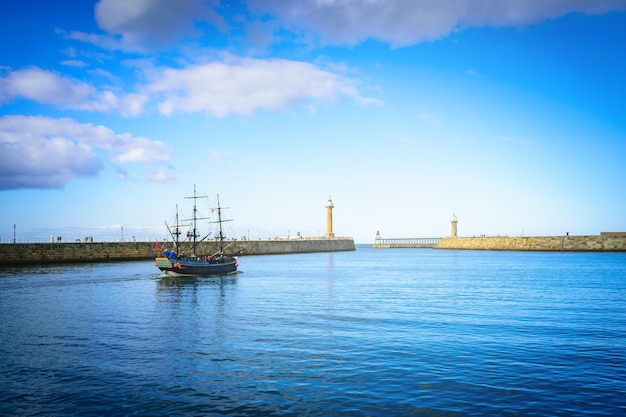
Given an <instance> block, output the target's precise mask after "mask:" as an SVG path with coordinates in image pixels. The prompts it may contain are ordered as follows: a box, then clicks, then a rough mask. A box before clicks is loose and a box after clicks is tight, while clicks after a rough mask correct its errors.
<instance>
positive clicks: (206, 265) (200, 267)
mask: <svg viewBox="0 0 626 417" xmlns="http://www.w3.org/2000/svg"><path fill="white" fill-rule="evenodd" d="M156 266H157V268H159V270H161V272H163V273H165V274H168V275H195V276H209V275H224V274H231V273H234V272H237V266H238V264H237V260H236V259H229V260H227V261H218V262H208V261H182V260H172V259H169V258H156Z"/></svg>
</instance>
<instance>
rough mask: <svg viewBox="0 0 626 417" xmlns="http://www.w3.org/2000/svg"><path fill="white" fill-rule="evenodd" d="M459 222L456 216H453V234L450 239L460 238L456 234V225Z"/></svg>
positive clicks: (451, 221)
mask: <svg viewBox="0 0 626 417" xmlns="http://www.w3.org/2000/svg"><path fill="white" fill-rule="evenodd" d="M458 222H459V221H458V220H457V218H456V214H453V215H452V219H451V220H450V223H451V224H452V232H451V233H450V237H458V236H457V232H456V224H457V223H458Z"/></svg>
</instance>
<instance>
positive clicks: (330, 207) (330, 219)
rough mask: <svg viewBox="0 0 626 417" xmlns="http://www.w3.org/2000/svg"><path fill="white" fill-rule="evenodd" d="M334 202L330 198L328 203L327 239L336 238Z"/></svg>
mask: <svg viewBox="0 0 626 417" xmlns="http://www.w3.org/2000/svg"><path fill="white" fill-rule="evenodd" d="M333 207H335V206H334V205H333V200H331V199H330V198H329V199H328V202H327V203H326V237H335V234H334V233H333Z"/></svg>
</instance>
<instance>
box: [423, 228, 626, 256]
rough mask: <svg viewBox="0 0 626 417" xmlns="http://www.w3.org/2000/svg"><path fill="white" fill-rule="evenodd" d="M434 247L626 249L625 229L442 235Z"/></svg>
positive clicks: (576, 250)
mask: <svg viewBox="0 0 626 417" xmlns="http://www.w3.org/2000/svg"><path fill="white" fill-rule="evenodd" d="M434 248H435V249H467V250H513V251H564V252H565V251H570V252H623V251H626V232H602V233H600V235H595V236H567V235H565V236H520V237H500V236H498V237H446V238H442V239H441V240H440V241H439V243H438V244H437V245H435V246H434Z"/></svg>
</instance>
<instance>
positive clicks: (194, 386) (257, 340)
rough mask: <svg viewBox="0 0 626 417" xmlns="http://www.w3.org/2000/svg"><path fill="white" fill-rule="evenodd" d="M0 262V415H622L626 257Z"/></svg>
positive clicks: (399, 254) (365, 255)
mask: <svg viewBox="0 0 626 417" xmlns="http://www.w3.org/2000/svg"><path fill="white" fill-rule="evenodd" d="M240 269H241V270H242V271H243V272H242V273H239V274H237V275H234V276H229V277H223V278H197V279H193V278H187V279H179V280H175V279H171V278H163V277H160V276H159V273H158V270H156V268H155V267H154V265H153V262H150V261H149V262H125V263H109V264H103V265H70V266H48V267H33V268H16V269H0V335H1V338H2V339H1V343H0V415H5V416H11V415H20V416H22V415H23V416H35V415H37V416H39V415H46V416H47V415H50V416H54V415H59V416H64V415H136V416H176V415H180V416H195V415H197V416H203V415H207V416H210V415H236V416H271V415H277V416H278V415H280V416H290V415H293V416H392V415H393V416H403V415H410V416H471V415H476V416H484V415H493V416H513V415H522V416H531V415H537V416H616V415H626V254H624V253H565V254H564V253H525V252H481V251H437V250H429V249H402V250H395V249H372V248H370V247H368V246H358V250H357V251H356V252H343V253H332V254H328V253H322V254H302V255H284V256H278V255H276V256H265V257H261V256H259V257H245V258H242V259H241V261H240Z"/></svg>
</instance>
